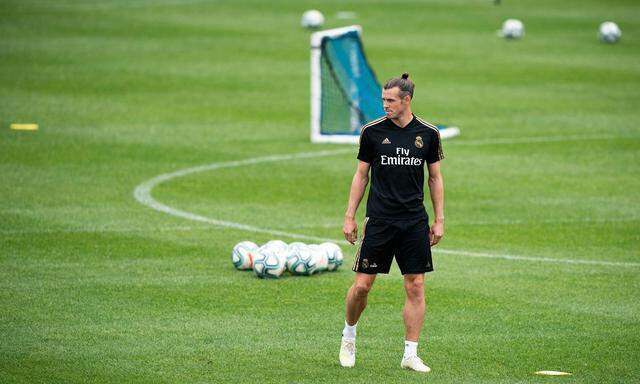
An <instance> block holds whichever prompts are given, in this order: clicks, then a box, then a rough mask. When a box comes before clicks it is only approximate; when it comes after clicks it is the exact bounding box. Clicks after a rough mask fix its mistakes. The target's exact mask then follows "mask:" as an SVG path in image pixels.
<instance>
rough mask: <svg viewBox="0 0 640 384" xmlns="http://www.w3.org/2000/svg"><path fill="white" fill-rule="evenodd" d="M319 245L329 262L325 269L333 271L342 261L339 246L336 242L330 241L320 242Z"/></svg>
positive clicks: (342, 256) (342, 257)
mask: <svg viewBox="0 0 640 384" xmlns="http://www.w3.org/2000/svg"><path fill="white" fill-rule="evenodd" d="M320 247H321V248H323V249H324V251H325V252H326V254H327V259H328V262H329V265H328V267H327V270H329V271H335V270H337V269H338V268H340V266H341V265H342V263H343V262H344V255H343V254H342V249H340V247H339V246H338V245H337V244H335V243H331V242H326V243H322V244H320Z"/></svg>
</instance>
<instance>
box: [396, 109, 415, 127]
mask: <svg viewBox="0 0 640 384" xmlns="http://www.w3.org/2000/svg"><path fill="white" fill-rule="evenodd" d="M411 120H413V113H411V110H409V109H407V110H406V111H405V113H403V114H402V116H398V118H396V119H391V121H393V123H394V124H395V125H397V126H398V127H400V128H404V127H406V126H407V125H409V123H410V122H411Z"/></svg>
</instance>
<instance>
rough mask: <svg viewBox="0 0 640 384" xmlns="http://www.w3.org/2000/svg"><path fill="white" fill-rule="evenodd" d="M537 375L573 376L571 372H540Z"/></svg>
mask: <svg viewBox="0 0 640 384" xmlns="http://www.w3.org/2000/svg"><path fill="white" fill-rule="evenodd" d="M536 375H542V376H569V375H571V374H570V373H569V372H561V371H538V372H536Z"/></svg>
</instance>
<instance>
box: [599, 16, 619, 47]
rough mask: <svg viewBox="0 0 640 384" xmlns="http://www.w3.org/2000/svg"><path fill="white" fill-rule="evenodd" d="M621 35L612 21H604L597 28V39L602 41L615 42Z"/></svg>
mask: <svg viewBox="0 0 640 384" xmlns="http://www.w3.org/2000/svg"><path fill="white" fill-rule="evenodd" d="M621 37H622V31H621V30H620V27H618V24H616V23H614V22H613V21H605V22H604V23H602V24H600V28H599V29H598V39H600V41H602V42H604V43H608V44H615V43H617V42H618V40H620V38H621Z"/></svg>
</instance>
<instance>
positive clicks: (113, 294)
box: [0, 0, 640, 383]
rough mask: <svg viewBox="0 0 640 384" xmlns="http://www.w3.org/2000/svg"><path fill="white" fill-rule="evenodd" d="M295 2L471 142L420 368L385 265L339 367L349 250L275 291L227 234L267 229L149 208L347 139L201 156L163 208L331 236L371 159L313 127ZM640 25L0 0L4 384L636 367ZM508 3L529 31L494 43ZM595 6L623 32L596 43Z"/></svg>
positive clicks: (452, 150) (392, 377)
mask: <svg viewBox="0 0 640 384" xmlns="http://www.w3.org/2000/svg"><path fill="white" fill-rule="evenodd" d="M308 8H319V9H320V10H322V11H323V12H324V14H325V16H326V17H327V24H326V26H327V27H336V26H342V25H345V24H350V23H359V24H361V25H362V26H363V29H364V44H365V49H366V51H367V55H368V58H369V60H370V62H371V64H372V66H373V67H374V69H375V70H376V72H377V74H378V76H379V77H380V78H381V79H382V80H384V79H387V78H390V77H393V76H397V75H399V74H400V73H402V72H403V71H408V72H410V73H411V76H412V78H413V79H414V81H415V82H416V84H417V88H416V95H415V100H414V103H413V109H414V111H415V112H416V113H417V114H418V115H420V116H422V117H423V118H425V119H427V120H431V121H435V122H444V123H449V124H454V125H457V126H459V127H460V128H461V130H462V135H461V136H460V137H458V138H455V139H452V140H449V141H446V142H445V143H444V152H445V155H446V159H445V160H444V161H443V164H442V170H443V175H444V180H445V190H446V216H447V225H446V234H445V238H444V239H443V242H442V243H441V245H439V246H438V247H437V249H436V250H435V254H434V255H435V264H436V272H434V273H432V274H430V275H429V276H428V279H427V288H426V291H427V302H428V309H427V318H426V323H425V327H424V332H423V334H422V337H421V344H420V347H419V352H420V353H421V355H422V356H423V358H424V359H425V361H426V362H427V363H428V365H430V366H431V367H432V369H433V371H432V372H431V373H430V374H428V375H426V376H425V375H420V374H417V373H413V372H407V371H402V370H400V368H399V363H400V358H401V355H402V351H403V327H402V314H401V311H402V304H403V300H404V292H403V288H402V282H401V275H400V273H399V271H398V269H397V267H395V266H394V268H393V269H392V273H391V274H390V275H388V276H380V277H379V278H378V280H377V281H376V284H375V286H374V289H373V291H372V293H371V296H370V300H369V307H368V308H367V310H366V311H365V313H364V315H363V318H362V319H361V322H360V326H359V336H358V362H357V365H356V367H355V368H353V369H343V368H341V367H339V365H338V362H337V352H338V347H339V338H340V331H341V328H342V325H343V319H344V313H343V305H344V304H343V303H344V294H345V293H346V290H347V288H348V287H349V285H350V284H351V281H352V279H353V273H352V272H351V271H350V265H351V262H352V261H353V252H354V248H353V247H349V246H346V245H344V244H341V245H342V246H343V250H344V252H345V255H346V256H345V258H346V259H345V266H344V267H343V268H342V269H341V270H340V271H339V272H336V273H325V274H321V275H317V276H314V277H310V278H297V277H291V276H288V277H286V278H283V279H280V280H277V281H263V280H259V279H257V278H255V277H254V276H253V274H252V273H242V272H238V271H236V270H234V269H233V266H232V264H231V262H230V257H229V255H230V250H231V248H232V247H233V245H234V244H235V243H237V242H238V241H241V240H245V239H249V240H253V241H255V242H258V243H263V242H266V241H267V240H270V239H271V238H273V237H274V236H273V235H269V234H268V233H256V232H251V231H244V230H239V229H234V228H229V227H223V226H219V225H212V224H211V223H208V222H203V221H193V220H188V219H185V218H182V217H176V216H172V215H169V214H166V213H163V212H158V211H156V210H153V209H151V208H150V207H148V206H145V205H143V204H140V202H138V201H137V200H136V199H135V198H134V190H135V188H136V187H137V186H139V185H140V184H142V183H144V182H145V181H147V180H150V179H152V178H153V177H155V176H157V175H160V174H165V173H170V172H174V171H180V170H183V169H187V168H190V167H195V166H200V165H206V164H212V163H220V162H229V161H241V160H245V159H251V158H258V157H264V156H270V155H280V154H295V153H301V152H316V151H322V150H329V151H335V150H338V152H336V153H332V154H330V155H326V156H317V157H310V158H297V159H289V160H283V161H271V162H256V163H254V164H246V165H242V166H235V167H226V168H219V169H214V170H209V171H202V172H194V173H190V174H187V175H185V176H183V177H176V178H174V179H171V180H168V181H166V182H164V183H161V184H159V185H157V186H156V187H155V188H154V189H153V190H152V196H153V198H155V199H156V200H157V201H159V202H161V203H162V204H165V205H167V206H169V207H172V208H173V209H176V210H181V211H184V212H188V213H190V214H192V215H199V216H200V217H204V218H207V219H209V220H223V221H228V222H233V223H242V224H247V225H252V226H255V227H259V228H263V229H269V230H274V231H283V232H286V233H292V234H300V235H305V236H313V237H322V238H330V239H335V240H336V241H339V240H340V239H341V228H342V217H343V214H344V209H345V207H346V201H347V195H348V189H349V184H350V180H351V177H352V175H353V171H354V170H355V166H356V160H355V154H356V151H357V149H356V148H355V147H349V146H336V145H312V144H310V143H309V140H308V136H309V122H308V121H309V118H308V116H309V47H308V45H309V42H308V32H307V31H304V30H302V29H301V28H299V18H300V15H301V14H302V12H303V11H304V10H305V9H308ZM338 11H354V12H357V15H358V16H357V18H356V19H355V20H338V19H337V18H336V16H335V15H336V12H338ZM639 14H640V4H638V2H637V1H632V0H630V1H621V0H612V1H592V0H567V1H550V0H543V1H509V0H505V1H503V4H502V5H501V6H494V5H493V4H492V2H491V1H488V0H487V1H463V0H439V1H425V2H418V1H406V2H405V1H394V2H388V3H387V2H380V1H375V2H348V3H347V2H342V1H323V2H302V1H293V0H291V1H270V2H262V1H242V2H235V1H215V2H213V1H212V2H207V1H167V0H165V1H163V0H159V1H146V0H130V1H115V0H106V1H101V2H95V3H92V2H84V1H70V0H63V1H56V2H53V1H50V2H49V1H17V0H5V1H2V2H1V3H0V36H2V37H1V38H0V125H1V126H0V178H1V180H2V182H1V183H0V197H1V199H0V308H1V309H0V382H2V383H21V382H24V383H26V382H29V383H40V382H58V383H74V382H77V383H79V382H112V383H127V382H136V383H137V382H149V383H158V382H182V383H196V382H198V383H200V382H201V383H204V382H214V383H222V382H237V383H245V382H261V383H272V382H273V383H276V382H287V383H302V382H306V383H315V382H340V383H394V382H397V383H400V382H403V383H404V382H431V383H524V382H527V383H529V382H531V383H551V382H554V383H555V382H558V383H560V382H562V383H634V382H636V383H637V382H640V301H639V300H638V297H639V296H640V128H639V127H640V110H639V108H638V107H639V106H640V39H639V36H640V21H639V20H638V15H639ZM508 17H517V18H520V19H522V20H523V21H524V23H525V25H526V28H527V35H526V37H525V38H524V39H523V40H522V41H518V42H506V41H504V40H502V39H500V38H498V37H496V33H495V32H496V30H497V29H498V28H499V26H500V24H501V22H502V21H503V20H504V19H506V18H508ZM605 20H613V21H616V22H617V23H618V24H619V25H620V27H621V28H622V30H623V37H622V40H621V41H620V43H619V44H617V45H614V46H609V45H605V44H601V43H599V42H598V41H597V39H596V31H597V27H598V24H599V23H600V22H602V21H605ZM14 122H36V123H38V124H39V125H40V129H39V130H38V131H35V132H19V131H13V130H10V129H9V125H10V123H14ZM429 208H430V207H429ZM429 210H430V209H429ZM363 215H364V209H363V207H361V209H360V211H359V217H360V220H359V222H361V218H362V217H363ZM280 237H281V238H282V239H283V240H285V241H287V242H289V241H293V238H287V237H284V236H280ZM542 369H547V370H561V371H568V372H571V373H573V375H572V376H569V377H560V378H544V377H539V376H535V375H534V374H533V372H535V371H538V370H542Z"/></svg>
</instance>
